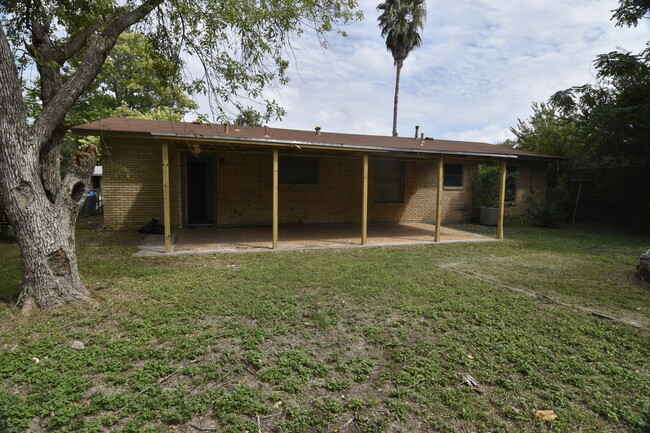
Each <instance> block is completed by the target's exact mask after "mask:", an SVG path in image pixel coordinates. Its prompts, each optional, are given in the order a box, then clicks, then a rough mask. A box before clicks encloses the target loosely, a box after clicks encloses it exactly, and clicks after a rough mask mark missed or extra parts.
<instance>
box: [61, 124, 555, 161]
mask: <svg viewBox="0 0 650 433" xmlns="http://www.w3.org/2000/svg"><path fill="white" fill-rule="evenodd" d="M72 132H73V133H75V134H78V135H96V136H125V135H128V136H135V137H142V138H149V139H159V140H165V141H169V142H174V141H187V140H196V141H199V142H205V143H224V144H226V143H227V144H230V145H242V146H256V147H267V146H271V147H293V148H303V147H304V148H306V149H322V150H334V149H337V150H348V151H353V152H354V151H356V152H366V153H368V152H370V153H372V152H393V153H400V154H410V155H427V154H435V155H447V156H452V155H454V156H474V157H487V158H508V159H515V158H517V159H536V160H547V161H551V160H556V159H557V157H554V156H550V155H544V154H541V153H535V152H529V151H526V150H520V149H512V148H509V147H504V146H497V145H494V144H489V143H481V142H470V141H453V140H440V139H434V138H430V137H426V138H423V137H420V138H406V137H390V136H383V135H362V134H342V133H336V132H324V131H321V129H320V128H319V127H316V128H315V130H313V131H305V130H295V129H281V128H269V127H266V126H264V127H249V126H235V125H225V124H224V125H214V124H204V123H188V122H172V121H163V120H147V119H130V118H125V117H111V118H107V119H102V120H97V121H94V122H90V123H86V124H84V125H78V126H75V127H73V128H72Z"/></svg>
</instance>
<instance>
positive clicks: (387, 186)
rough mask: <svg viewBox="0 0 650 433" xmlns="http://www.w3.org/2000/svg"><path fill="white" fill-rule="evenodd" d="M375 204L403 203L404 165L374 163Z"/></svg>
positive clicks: (382, 162)
mask: <svg viewBox="0 0 650 433" xmlns="http://www.w3.org/2000/svg"><path fill="white" fill-rule="evenodd" d="M373 168H374V184H375V203H404V163H403V162H402V161H375V162H374V167H373Z"/></svg>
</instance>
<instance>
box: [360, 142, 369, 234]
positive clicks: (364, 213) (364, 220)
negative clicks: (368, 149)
mask: <svg viewBox="0 0 650 433" xmlns="http://www.w3.org/2000/svg"><path fill="white" fill-rule="evenodd" d="M367 243H368V155H363V198H362V202H361V245H365V244H367Z"/></svg>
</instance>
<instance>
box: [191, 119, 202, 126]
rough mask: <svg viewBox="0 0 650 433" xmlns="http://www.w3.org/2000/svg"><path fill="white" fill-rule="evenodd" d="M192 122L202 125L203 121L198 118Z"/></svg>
mask: <svg viewBox="0 0 650 433" xmlns="http://www.w3.org/2000/svg"><path fill="white" fill-rule="evenodd" d="M192 123H193V124H195V125H200V124H201V121H200V120H199V119H196V120H192Z"/></svg>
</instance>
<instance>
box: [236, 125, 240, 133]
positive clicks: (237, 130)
mask: <svg viewBox="0 0 650 433" xmlns="http://www.w3.org/2000/svg"><path fill="white" fill-rule="evenodd" d="M239 131H241V129H239V124H237V125H235V132H239Z"/></svg>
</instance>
